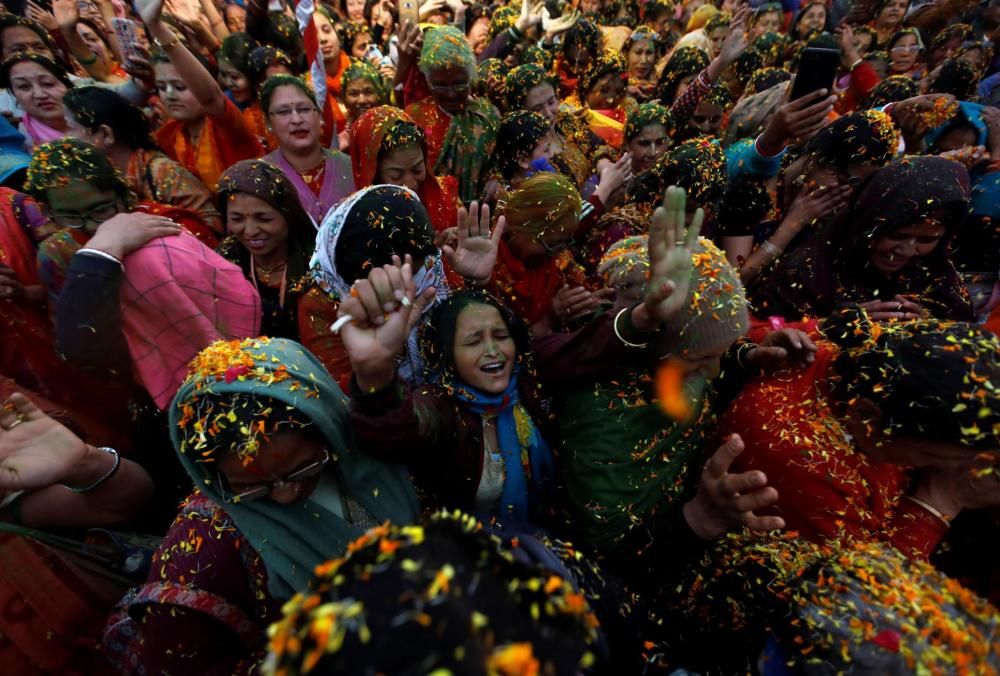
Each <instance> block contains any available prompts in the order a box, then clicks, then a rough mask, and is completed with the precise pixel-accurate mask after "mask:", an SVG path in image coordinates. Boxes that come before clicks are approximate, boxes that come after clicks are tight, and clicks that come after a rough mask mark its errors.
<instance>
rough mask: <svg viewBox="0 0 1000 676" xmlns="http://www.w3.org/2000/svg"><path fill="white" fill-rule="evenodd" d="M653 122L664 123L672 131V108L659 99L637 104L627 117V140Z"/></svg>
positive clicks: (665, 127)
mask: <svg viewBox="0 0 1000 676" xmlns="http://www.w3.org/2000/svg"><path fill="white" fill-rule="evenodd" d="M653 124H662V125H663V128H664V129H666V130H667V131H670V109H669V108H667V107H666V106H664V105H663V104H662V103H660V102H659V101H650V102H649V103H643V104H642V105H640V106H637V107H636V108H634V109H633V110H632V112H630V113H629V114H628V117H626V118H625V140H626V141H631V140H632V139H634V138H635V137H636V136H638V135H639V134H641V133H642V130H643V129H645V128H646V127H648V126H650V125H653Z"/></svg>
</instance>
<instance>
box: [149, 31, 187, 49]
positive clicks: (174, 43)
mask: <svg viewBox="0 0 1000 676" xmlns="http://www.w3.org/2000/svg"><path fill="white" fill-rule="evenodd" d="M170 35H171V36H173V38H174V39H173V40H171V41H170V42H168V43H167V44H163V43H162V42H160V41H159V40H158V39H157V38H153V44H155V45H156V46H157V47H159V48H160V49H161V50H163V51H164V52H169V51H170V50H171V49H173V48H174V47H176V46H177V45H179V44H180V43H181V39H180V38H179V37H177V35H176V34H174V33H170Z"/></svg>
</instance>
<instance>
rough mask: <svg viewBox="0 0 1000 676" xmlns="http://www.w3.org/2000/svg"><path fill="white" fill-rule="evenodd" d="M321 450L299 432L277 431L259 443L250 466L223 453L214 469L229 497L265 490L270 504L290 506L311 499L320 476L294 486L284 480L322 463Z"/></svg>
mask: <svg viewBox="0 0 1000 676" xmlns="http://www.w3.org/2000/svg"><path fill="white" fill-rule="evenodd" d="M324 450H325V447H324V445H323V442H322V441H320V440H318V439H316V438H313V437H312V436H310V435H307V434H303V433H302V432H301V431H299V430H291V429H288V430H278V431H277V432H275V433H274V434H271V435H270V436H269V437H267V440H266V441H264V442H262V443H261V445H260V447H259V448H258V449H257V451H256V453H255V454H254V456H253V459H252V462H249V463H245V462H244V459H243V458H242V457H240V455H239V454H238V453H227V454H226V455H225V456H223V457H222V458H221V459H220V460H219V461H218V463H217V465H216V467H217V469H218V471H219V473H220V474H221V475H222V476H223V478H225V480H226V484H227V486H228V488H229V492H231V493H232V494H233V495H237V494H239V493H245V492H247V491H251V490H253V489H255V488H258V487H269V488H270V493H268V497H269V498H270V499H271V500H273V501H274V502H277V503H278V504H280V505H290V504H292V503H294V502H298V501H299V500H302V499H303V498H307V497H309V496H310V495H312V493H313V491H314V490H316V484H317V483H319V479H320V476H322V475H321V474H319V473H317V474H316V475H315V476H312V477H310V478H308V479H304V480H302V481H295V482H289V481H284V479H286V478H287V477H288V476H289V475H292V474H294V473H295V472H298V471H300V470H303V469H305V468H307V467H309V466H311V465H315V464H316V463H319V462H322V460H323V458H324V457H325V455H324Z"/></svg>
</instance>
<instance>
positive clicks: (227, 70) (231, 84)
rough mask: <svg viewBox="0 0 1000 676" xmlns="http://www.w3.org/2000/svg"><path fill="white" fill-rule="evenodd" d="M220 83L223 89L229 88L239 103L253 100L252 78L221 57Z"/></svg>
mask: <svg viewBox="0 0 1000 676" xmlns="http://www.w3.org/2000/svg"><path fill="white" fill-rule="evenodd" d="M219 85H220V86H221V87H222V88H223V89H228V90H229V91H230V92H231V93H232V95H233V98H234V99H236V102H237V103H250V102H251V101H253V90H252V89H251V87H250V80H249V79H248V78H247V76H246V75H244V74H243V73H241V72H240V71H238V70H236V67H235V66H233V64H231V63H229V62H228V61H226V60H225V59H219Z"/></svg>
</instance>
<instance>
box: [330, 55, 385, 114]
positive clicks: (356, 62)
mask: <svg viewBox="0 0 1000 676" xmlns="http://www.w3.org/2000/svg"><path fill="white" fill-rule="evenodd" d="M355 80H368V81H369V82H371V83H372V86H374V87H375V93H376V94H378V104H379V105H380V106H384V105H386V104H387V103H389V92H388V91H387V90H386V88H385V80H383V79H382V74H381V73H379V72H378V71H377V70H375V66H373V65H371V64H370V63H368V62H367V61H365V60H364V59H352V60H351V65H349V66H348V67H347V68H345V69H344V75H343V76H342V77H341V78H340V83H341V87H343V90H344V91H347V85H348V84H350V83H351V82H354V81H355Z"/></svg>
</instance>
